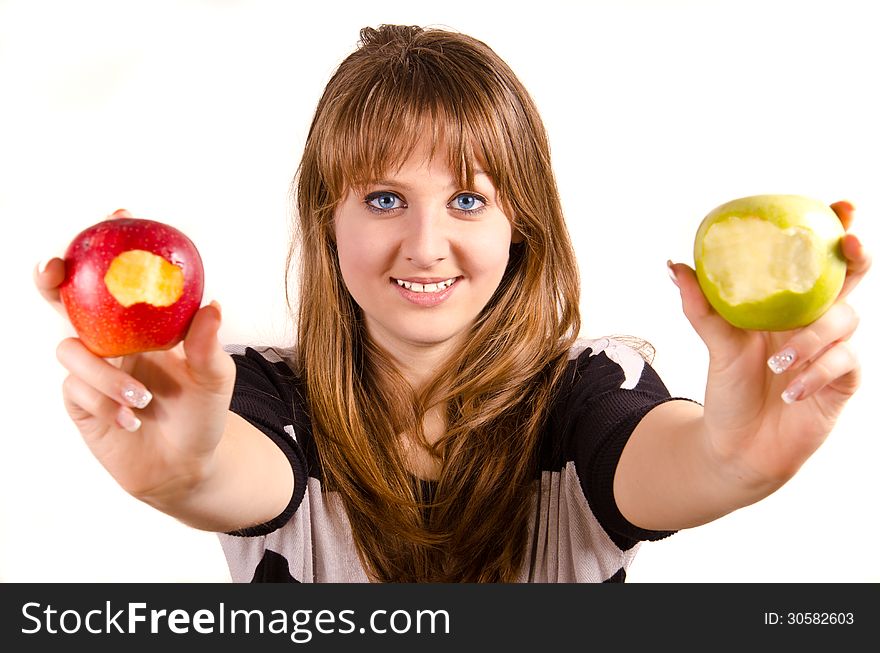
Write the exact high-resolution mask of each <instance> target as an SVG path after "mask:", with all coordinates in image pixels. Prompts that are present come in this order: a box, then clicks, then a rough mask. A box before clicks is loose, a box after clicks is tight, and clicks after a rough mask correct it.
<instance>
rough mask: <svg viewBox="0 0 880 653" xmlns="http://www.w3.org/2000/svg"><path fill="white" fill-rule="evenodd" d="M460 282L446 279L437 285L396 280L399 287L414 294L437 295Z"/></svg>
mask: <svg viewBox="0 0 880 653" xmlns="http://www.w3.org/2000/svg"><path fill="white" fill-rule="evenodd" d="M457 280H458V277H453V278H452V279H446V280H445V281H437V282H435V283H416V282H415V281H404V280H403V279H395V280H394V281H396V282H397V285H398V286H400V287H402V288H406V289H407V290H409V291H412V292H418V293H435V292H442V291H443V290H446V289H447V288H449V286H451V285H452V284H454V283H455V282H456V281H457Z"/></svg>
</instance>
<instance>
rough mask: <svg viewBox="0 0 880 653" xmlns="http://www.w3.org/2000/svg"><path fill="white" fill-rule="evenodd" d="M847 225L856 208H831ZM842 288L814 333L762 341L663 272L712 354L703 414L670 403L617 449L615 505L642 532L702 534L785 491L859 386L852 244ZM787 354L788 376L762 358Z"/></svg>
mask: <svg viewBox="0 0 880 653" xmlns="http://www.w3.org/2000/svg"><path fill="white" fill-rule="evenodd" d="M832 206H833V208H834V209H835V211H837V213H838V215H839V216H840V218H841V221H842V222H843V224H844V226H847V227H848V226H849V222H850V220H851V211H852V207H851V206H849V205H848V204H847V203H838V204H835V205H832ZM842 249H843V253H844V255H845V256H846V258H847V259H848V263H849V264H848V271H847V279H846V281H845V283H844V287H843V290H842V291H841V294H840V296H839V298H838V300H837V302H836V303H835V304H834V305H833V306H832V307H831V309H829V311H828V312H827V313H826V314H825V315H823V316H822V317H820V318H819V319H818V320H816V321H815V322H813V323H812V324H810V325H808V326H806V327H803V328H801V329H797V330H795V331H788V332H778V333H768V332H757V331H745V330H741V329H737V328H735V327H733V326H731V325H730V324H728V323H727V322H725V321H724V320H723V319H722V318H721V317H720V316H719V315H718V314H717V313H715V311H714V310H713V309H712V308H711V307H710V306H709V304H708V302H707V301H706V299H705V297H703V294H702V292H701V291H700V288H699V284H698V283H697V280H696V276H695V274H694V272H693V270H692V269H691V268H689V267H687V266H685V265H682V264H677V265H674V266H671V269H672V271H673V274H674V275H675V280H676V283H677V285H678V286H679V289H680V291H681V300H682V307H683V310H684V313H685V315H686V317H687V318H688V320H689V321H690V323H691V325H692V326H693V327H694V330H695V331H696V332H697V334H698V335H699V336H700V338H701V339H702V340H703V342H704V344H705V345H706V347H707V349H708V351H709V371H708V375H707V384H706V397H705V402H704V405H705V407H704V408H701V407H699V406H697V405H692V404H689V402H668V403H667V404H664V405H660V406H658V407H656V408H655V409H653V410H652V411H650V412H649V413H648V414H647V415H646V416H645V417H644V418H643V419H642V421H641V422H640V423H639V425H638V426H637V427H636V429H635V430H634V431H633V434H632V436H631V438H630V441H629V442H628V443H627V445H626V447H625V448H624V450H623V453H622V455H621V459H620V462H619V465H618V468H617V472H616V475H615V479H614V493H615V499H616V500H617V502H618V507H619V509H620V511H621V512H622V513H623V515H624V516H625V517H627V519H629V520H630V521H631V522H632V523H633V524H635V525H637V526H641V527H643V528H650V529H656V530H676V529H680V528H688V527H691V526H696V525H699V524H703V523H706V522H708V521H711V520H713V519H716V518H717V517H720V516H722V515H724V514H727V513H729V512H731V511H733V510H736V509H738V508H741V507H743V506H746V505H749V504H751V503H754V502H756V501H758V500H760V499H762V498H764V497H766V496H767V495H769V494H771V493H772V492H774V491H775V490H776V489H778V488H779V487H781V486H782V485H783V484H784V483H785V482H786V481H788V480H789V479H790V478H792V477H793V476H794V474H795V473H796V472H797V470H798V469H799V468H800V467H801V465H803V463H804V462H805V461H806V460H807V459H808V458H809V457H810V456H811V455H812V454H813V453H814V452H815V451H816V450H817V449H818V448H819V446H821V444H822V442H824V440H825V438H826V437H827V436H828V434H829V433H830V432H831V430H832V428H833V427H834V424H835V423H836V420H837V418H838V416H839V415H840V413H841V411H842V410H843V408H844V406H845V405H846V402H847V401H848V400H849V398H850V397H851V396H852V395H853V393H854V392H855V391H856V389H857V388H858V385H859V379H860V370H859V365H858V360H857V358H856V356H855V353H854V352H853V350H852V348H851V347H850V345H849V342H848V341H849V338H850V336H851V335H852V334H853V332H854V331H855V329H856V327H857V325H858V317H857V315H856V313H855V312H854V311H853V309H852V308H851V307H850V306H849V305H848V304H846V302H845V298H846V295H847V294H848V293H849V292H850V291H851V290H852V289H853V288H854V287H855V285H856V284H857V283H858V282H859V280H860V279H861V278H862V277H863V276H864V275H865V273H866V272H867V271H868V269H869V268H870V257H869V256H868V254H867V253H866V252H865V251H864V250H863V249H862V246H861V244H860V243H859V241H858V239H857V238H855V236H853V235H851V234H847V235H846V236H845V237H844V239H843V242H842ZM784 351H785V352H789V353H793V354H794V358H793V360H792V361H791V363H790V365H789V366H788V367H787V368H786V369H779V367H778V366H777V365H774V366H773V368H776V369H773V368H772V367H771V366H770V364H769V359H771V357H774V356H776V355H778V354H779V353H780V352H784Z"/></svg>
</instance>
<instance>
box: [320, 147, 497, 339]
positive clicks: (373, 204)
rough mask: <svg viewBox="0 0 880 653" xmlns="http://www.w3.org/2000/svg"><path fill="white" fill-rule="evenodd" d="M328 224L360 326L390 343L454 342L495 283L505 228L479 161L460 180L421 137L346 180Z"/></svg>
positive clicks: (492, 186)
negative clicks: (354, 181) (469, 183)
mask: <svg viewBox="0 0 880 653" xmlns="http://www.w3.org/2000/svg"><path fill="white" fill-rule="evenodd" d="M334 229H335V238H336V249H337V252H338V256H339V265H340V268H341V270H342V277H343V280H344V282H345V285H346V287H347V288H348V291H349V292H350V293H351V295H352V297H353V298H354V300H355V302H357V304H358V305H359V306H360V307H361V309H362V311H363V315H364V320H365V323H366V327H367V333H368V334H369V336H370V338H371V339H372V340H373V341H374V342H375V343H376V344H378V345H380V346H381V347H382V348H383V349H385V350H386V351H389V352H391V353H404V352H411V351H413V350H414V349H420V348H425V347H431V348H436V349H438V351H443V352H448V351H450V350H451V349H453V348H454V347H456V346H457V345H458V344H459V343H460V342H461V340H462V338H463V337H464V336H465V335H466V333H467V331H468V329H469V328H470V326H471V325H472V324H473V323H474V320H475V319H476V318H477V316H478V315H479V313H480V311H482V310H483V308H484V307H485V306H486V304H487V303H488V301H489V299H490V298H491V297H492V295H493V293H494V292H495V290H496V289H497V288H498V285H499V283H500V282H501V278H502V277H503V275H504V271H505V269H506V267H507V261H508V258H509V253H510V243H511V236H512V229H511V224H510V220H509V219H508V217H507V215H505V213H504V212H503V211H502V209H501V206H500V205H499V203H498V197H497V192H496V189H495V187H494V185H493V184H492V181H491V179H490V178H489V177H488V175H486V174H485V173H484V172H482V171H480V170H477V171H476V174H475V175H474V184H473V187H472V188H461V187H460V186H459V184H458V183H457V181H456V176H455V175H453V173H452V171H451V170H450V169H449V168H448V166H447V165H446V161H445V159H444V157H440V156H433V157H431V156H430V155H429V153H428V148H426V147H418V148H416V149H415V150H414V152H413V154H412V156H411V157H410V158H409V159H408V160H407V161H406V162H404V164H403V165H402V166H400V167H399V168H398V169H395V170H393V171H390V172H388V173H386V174H385V175H383V178H382V179H377V180H373V181H372V182H370V183H368V184H367V185H366V187H365V188H363V189H361V190H358V191H355V190H350V191H349V192H348V193H347V194H346V195H345V197H344V198H343V200H342V202H341V203H340V204H339V205H338V207H337V209H336V213H335V220H334Z"/></svg>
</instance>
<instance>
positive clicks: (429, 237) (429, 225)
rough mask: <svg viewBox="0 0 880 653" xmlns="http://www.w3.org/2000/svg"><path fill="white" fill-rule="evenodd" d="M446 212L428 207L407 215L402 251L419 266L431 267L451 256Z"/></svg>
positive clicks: (407, 258) (408, 259)
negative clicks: (445, 218)
mask: <svg viewBox="0 0 880 653" xmlns="http://www.w3.org/2000/svg"><path fill="white" fill-rule="evenodd" d="M444 217H445V216H444V214H443V213H442V212H441V211H434V210H431V209H428V208H425V209H422V210H417V211H413V210H412V209H410V212H409V215H407V221H406V227H405V233H404V234H403V239H402V242H401V253H402V254H403V256H404V257H405V258H406V260H407V261H409V262H410V263H412V264H413V265H414V266H415V267H418V268H424V269H427V268H430V267H432V266H433V265H435V264H437V263H439V262H440V261H443V260H445V259H446V258H447V257H448V256H449V233H448V230H447V228H446V227H447V225H446V224H445V220H444Z"/></svg>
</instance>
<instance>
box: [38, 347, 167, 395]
mask: <svg viewBox="0 0 880 653" xmlns="http://www.w3.org/2000/svg"><path fill="white" fill-rule="evenodd" d="M55 354H56V356H57V358H58V361H59V362H60V363H61V364H62V365H63V366H64V367H65V368H67V370H68V371H69V372H70V373H71V374H72V375H74V376H76V377H79V378H80V379H83V380H87V382H88V384H89V385H90V386H91V387H92V388H94V389H95V390H96V391H97V392H99V393H101V394H102V395H104V396H105V397H107V398H108V399H110V400H111V401H113V402H117V403H119V404H122V405H125V406H128V407H130V408H145V407H146V406H147V404H149V403H150V400H151V399H152V398H153V396H152V394H151V393H150V391H149V390H148V389H147V388H146V387H145V386H144V384H142V383H141V382H140V381H138V380H137V379H135V378H134V377H132V376H131V375H129V374H127V373H126V372H125V371H123V370H122V369H120V368H119V367H117V366H116V365H114V364H113V363H112V362H110V361H107V360H105V359H103V358H100V357H98V356H95V355H94V354H93V353H91V352H90V351H89V350H88V349H86V346H85V345H84V344H83V343H82V341H81V340H80V339H79V338H65V339H64V340H62V341H61V343H60V344H59V345H58V348H57V349H56V351H55Z"/></svg>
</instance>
